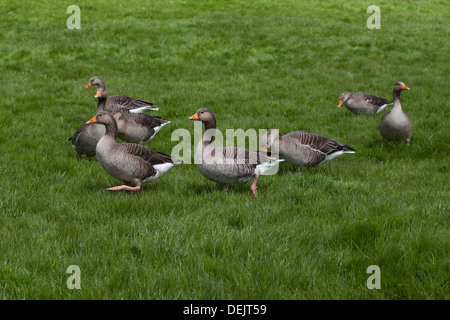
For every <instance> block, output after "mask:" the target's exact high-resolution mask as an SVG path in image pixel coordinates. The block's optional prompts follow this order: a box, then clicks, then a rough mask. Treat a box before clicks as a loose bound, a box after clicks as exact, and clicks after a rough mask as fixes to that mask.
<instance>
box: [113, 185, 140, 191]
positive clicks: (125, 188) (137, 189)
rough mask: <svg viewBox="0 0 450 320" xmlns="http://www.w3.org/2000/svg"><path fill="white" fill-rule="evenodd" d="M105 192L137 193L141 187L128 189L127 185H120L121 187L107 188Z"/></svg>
mask: <svg viewBox="0 0 450 320" xmlns="http://www.w3.org/2000/svg"><path fill="white" fill-rule="evenodd" d="M106 190H108V191H119V190H128V191H139V190H141V186H136V187H130V186H127V185H122V186H117V187H112V188H107V189H106Z"/></svg>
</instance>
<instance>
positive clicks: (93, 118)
mask: <svg viewBox="0 0 450 320" xmlns="http://www.w3.org/2000/svg"><path fill="white" fill-rule="evenodd" d="M95 122H97V118H96V117H95V116H93V117H92V118H91V119H89V121H87V122H86V124H88V123H95Z"/></svg>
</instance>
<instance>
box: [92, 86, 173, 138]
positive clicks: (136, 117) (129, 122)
mask: <svg viewBox="0 0 450 320" xmlns="http://www.w3.org/2000/svg"><path fill="white" fill-rule="evenodd" d="M95 97H96V98H97V99H99V100H103V101H108V94H107V93H106V91H105V89H104V88H101V87H99V88H98V89H97V93H96V94H95ZM103 104H104V103H103ZM113 109H114V110H113V112H112V113H111V114H112V115H113V117H114V119H115V120H116V123H117V130H118V133H117V135H118V137H119V138H120V139H122V140H124V141H126V142H133V143H142V142H147V141H150V140H151V139H153V137H154V136H155V135H156V134H157V133H158V131H159V130H160V129H161V128H162V127H164V126H165V125H166V124H169V123H170V121H168V120H165V119H163V118H161V117H158V116H151V115H148V114H145V113H131V110H130V109H127V108H126V107H124V106H114V108H113ZM99 111H103V108H102V109H100V110H99V109H97V112H99Z"/></svg>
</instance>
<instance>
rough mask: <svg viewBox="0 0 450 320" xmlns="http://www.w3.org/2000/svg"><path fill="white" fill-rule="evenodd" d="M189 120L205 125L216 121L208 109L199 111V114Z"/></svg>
mask: <svg viewBox="0 0 450 320" xmlns="http://www.w3.org/2000/svg"><path fill="white" fill-rule="evenodd" d="M189 120H196V121H201V122H203V123H209V122H212V121H215V118H214V114H213V113H212V111H211V110H210V109H208V108H201V109H198V110H197V112H196V113H195V114H194V115H193V116H191V117H189Z"/></svg>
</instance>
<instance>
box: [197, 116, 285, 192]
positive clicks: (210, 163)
mask: <svg viewBox="0 0 450 320" xmlns="http://www.w3.org/2000/svg"><path fill="white" fill-rule="evenodd" d="M189 120H197V121H201V122H203V124H204V125H205V132H204V133H203V137H202V139H200V141H199V143H198V145H197V149H196V151H195V164H196V165H197V168H198V169H199V171H200V173H201V174H202V175H203V176H205V177H206V178H208V179H209V180H212V181H215V182H218V183H222V184H224V188H223V189H224V191H227V190H228V185H229V184H231V183H242V184H244V183H247V182H249V181H250V180H252V179H253V183H252V185H251V187H250V190H251V192H252V194H253V196H254V197H256V196H257V187H256V183H257V181H258V178H259V176H260V175H261V174H263V173H265V172H266V171H268V170H269V169H270V168H271V167H273V166H274V165H276V164H277V163H278V162H279V161H283V160H282V159H277V158H275V157H271V156H268V155H267V154H266V153H264V152H260V151H251V150H248V149H244V148H238V147H213V146H212V145H211V143H212V141H213V139H214V135H215V131H216V119H215V117H214V114H213V113H212V111H211V110H210V109H208V108H201V109H199V110H197V112H196V113H195V114H194V115H193V116H191V117H189Z"/></svg>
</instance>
